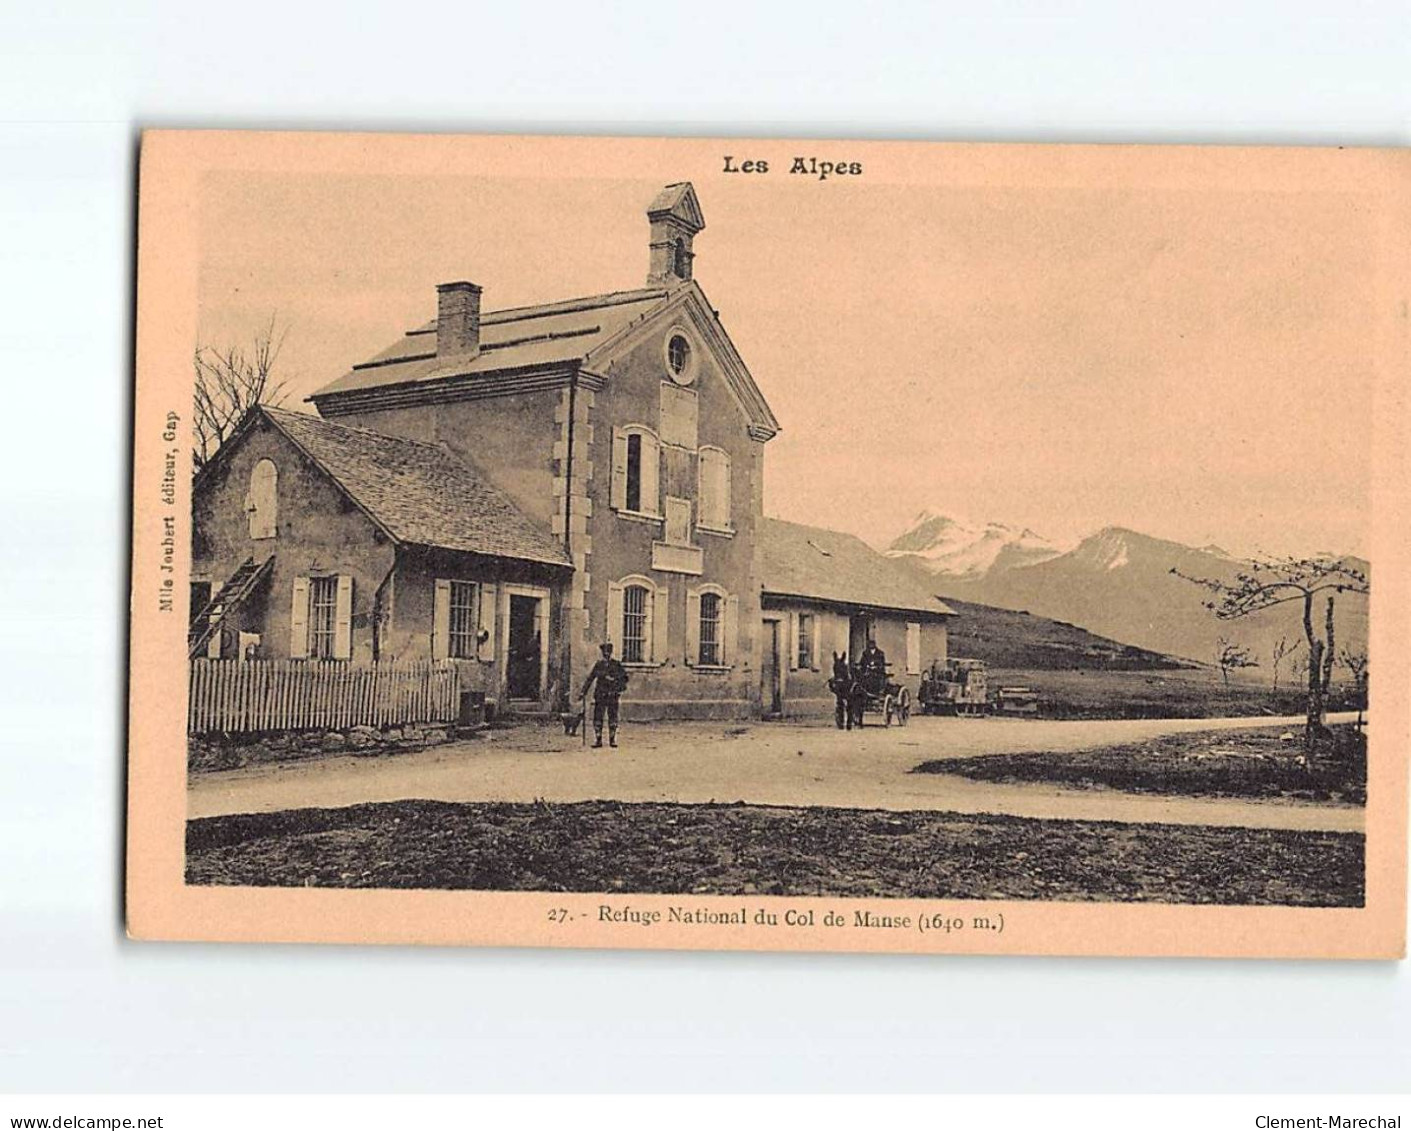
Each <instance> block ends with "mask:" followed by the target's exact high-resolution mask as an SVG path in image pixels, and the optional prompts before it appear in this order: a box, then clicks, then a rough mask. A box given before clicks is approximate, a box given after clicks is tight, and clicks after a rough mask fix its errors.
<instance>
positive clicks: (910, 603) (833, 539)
mask: <svg viewBox="0 0 1411 1131" xmlns="http://www.w3.org/2000/svg"><path fill="white" fill-rule="evenodd" d="M759 536H760V543H761V549H762V551H763V575H764V592H765V593H766V594H769V595H773V596H780V597H807V598H811V599H813V600H817V601H836V602H839V603H841V604H849V605H867V606H870V607H873V608H879V609H903V610H906V611H908V612H927V613H952V612H954V610H953V609H950V608H948V607H947V606H946V605H944V604H943V603H942V602H941V601H940V599H939V598H937V597H935V596H934V595H932V594H931V593H929V592H928V591H927V590H926V588H925V587H924V586H923V585H921V584H920V583H918V582H915V581H913V580H912V579H911V578H910V577H908V576H907V575H906V574H905V573H903V572H902V567H900V566H898V565H897V564H896V563H895V562H893V561H891V560H890V559H889V558H885V557H883V556H882V555H881V554H879V553H878V552H877V551H876V550H874V549H872V547H870V546H869V545H867V543H866V542H864V541H863V540H862V539H861V538H857V537H854V536H853V535H851V534H843V533H841V532H839V531H837V530H824V529H823V528H822V527H818V526H802V525H800V524H799V523H797V522H784V521H783V520H782V519H777V518H766V519H762V520H761V522H760V527H759Z"/></svg>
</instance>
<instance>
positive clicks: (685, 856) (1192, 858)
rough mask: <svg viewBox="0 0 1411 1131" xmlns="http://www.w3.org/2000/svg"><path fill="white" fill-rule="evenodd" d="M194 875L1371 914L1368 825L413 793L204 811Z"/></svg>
mask: <svg viewBox="0 0 1411 1131" xmlns="http://www.w3.org/2000/svg"><path fill="white" fill-rule="evenodd" d="M186 843H187V864H186V873H187V882H188V883H192V884H227V885H231V884H233V885H243V886H276V887H291V886H319V887H349V888H430V889H435V888H441V889H476V890H496V891H601V892H643V893H666V894H712V895H740V894H754V893H757V894H762V895H792V896H819V895H838V896H857V897H863V896H868V897H898V898H901V897H906V898H920V897H943V898H957V899H986V898H989V899H1049V900H1095V901H1124V902H1128V901H1151V902H1162V903H1221V904H1283V905H1296V906H1310V907H1359V906H1361V905H1362V902H1363V883H1364V881H1363V875H1364V862H1363V856H1364V838H1363V837H1362V836H1361V835H1359V834H1355V833H1327V832H1303V831H1294V830H1282V829H1244V828H1214V827H1203V826H1190V825H1136V824H1120V823H1115V822H1103V821H1063V820H1035V819H1030V818H1022V817H1007V816H986V815H979V816H965V815H960V814H954V813H944V812H917V811H881V810H865V809H799V808H773V807H765V806H757V805H742V804H741V805H672V804H628V803H622V802H616V801H588V802H578V803H572V804H557V803H543V802H539V803H528V804H512V803H451V802H437V801H397V802H385V803H379V804H367V805H355V806H351V807H348V808H341V809H298V810H285V811H282V812H275V813H250V814H238V815H233V816H225V817H209V818H205V819H201V820H194V821H191V822H189V823H188V825H187V842H186Z"/></svg>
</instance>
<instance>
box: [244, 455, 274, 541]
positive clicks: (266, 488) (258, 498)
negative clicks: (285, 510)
mask: <svg viewBox="0 0 1411 1131" xmlns="http://www.w3.org/2000/svg"><path fill="white" fill-rule="evenodd" d="M278 508H279V469H278V468H276V467H275V466H274V462H273V461H272V460H267V459H262V460H260V462H259V463H257V464H255V469H254V470H253V471H252V472H250V490H249V493H248V494H247V495H246V496H245V511H246V514H247V515H248V516H249V519H250V537H251V538H273V537H274V536H275V534H276V533H277V532H278V529H279V515H278Z"/></svg>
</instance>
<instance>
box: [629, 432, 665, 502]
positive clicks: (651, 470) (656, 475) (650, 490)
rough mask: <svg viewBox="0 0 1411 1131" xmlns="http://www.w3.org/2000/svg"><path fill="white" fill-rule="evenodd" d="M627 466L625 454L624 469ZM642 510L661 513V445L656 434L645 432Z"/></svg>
mask: <svg viewBox="0 0 1411 1131" xmlns="http://www.w3.org/2000/svg"><path fill="white" fill-rule="evenodd" d="M626 466H627V461H626V457H625V456H624V457H623V467H624V469H625V468H626ZM623 490H624V491H625V490H626V488H625V487H624V488H623ZM642 511H643V512H644V513H645V514H658V515H659V514H661V445H660V444H659V443H658V442H657V438H656V437H655V436H651V435H648V434H647V433H645V432H644V433H642Z"/></svg>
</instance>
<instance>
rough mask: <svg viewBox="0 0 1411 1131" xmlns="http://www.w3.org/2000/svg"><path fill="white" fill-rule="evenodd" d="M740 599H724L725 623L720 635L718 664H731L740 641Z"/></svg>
mask: <svg viewBox="0 0 1411 1131" xmlns="http://www.w3.org/2000/svg"><path fill="white" fill-rule="evenodd" d="M739 636H740V598H738V597H726V598H725V623H724V624H723V625H722V626H721V633H720V662H721V663H722V664H733V663H734V662H735V653H736V652H737V651H738V650H739V646H740V641H739Z"/></svg>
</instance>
